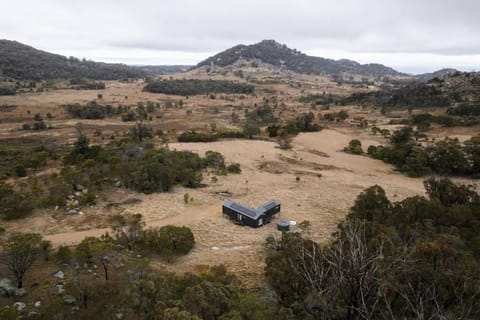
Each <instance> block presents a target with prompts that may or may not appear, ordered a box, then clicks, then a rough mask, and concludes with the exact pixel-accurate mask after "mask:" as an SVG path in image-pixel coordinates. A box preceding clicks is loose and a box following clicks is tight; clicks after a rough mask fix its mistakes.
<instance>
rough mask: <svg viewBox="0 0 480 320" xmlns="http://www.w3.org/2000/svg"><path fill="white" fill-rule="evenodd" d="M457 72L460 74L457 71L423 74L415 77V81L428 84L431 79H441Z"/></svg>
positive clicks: (448, 70) (446, 70)
mask: <svg viewBox="0 0 480 320" xmlns="http://www.w3.org/2000/svg"><path fill="white" fill-rule="evenodd" d="M457 72H460V71H458V70H457V69H441V70H437V71H435V72H431V73H423V74H418V75H415V80H416V81H418V82H428V81H430V80H432V79H435V78H443V77H445V76H448V75H452V74H455V73H457Z"/></svg>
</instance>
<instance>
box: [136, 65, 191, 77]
mask: <svg viewBox="0 0 480 320" xmlns="http://www.w3.org/2000/svg"><path fill="white" fill-rule="evenodd" d="M192 67H193V66H184V65H171V66H169V65H160V66H157V65H152V66H138V67H135V68H138V69H140V70H144V71H146V72H149V73H152V74H158V75H162V74H173V73H179V72H185V71H188V70H189V69H191V68H192Z"/></svg>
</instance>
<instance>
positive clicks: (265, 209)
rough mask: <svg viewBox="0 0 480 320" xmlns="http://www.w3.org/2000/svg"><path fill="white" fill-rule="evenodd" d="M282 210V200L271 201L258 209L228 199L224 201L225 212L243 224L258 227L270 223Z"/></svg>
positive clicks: (231, 218)
mask: <svg viewBox="0 0 480 320" xmlns="http://www.w3.org/2000/svg"><path fill="white" fill-rule="evenodd" d="M279 212H280V202H279V201H276V200H272V201H269V202H267V203H265V204H263V205H261V206H260V207H258V208H257V209H251V208H248V207H246V206H244V205H242V204H240V203H237V202H233V201H231V200H227V201H225V202H224V203H223V214H225V215H226V216H228V218H229V219H230V220H233V221H235V222H236V223H238V224H241V225H247V226H250V227H253V228H258V227H261V226H263V225H264V224H267V223H269V222H270V221H271V220H272V218H273V217H274V216H275V215H276V214H277V213H279Z"/></svg>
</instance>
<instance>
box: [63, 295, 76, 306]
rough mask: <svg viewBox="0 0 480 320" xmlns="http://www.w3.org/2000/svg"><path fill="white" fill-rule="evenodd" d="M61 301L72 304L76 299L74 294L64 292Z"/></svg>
mask: <svg viewBox="0 0 480 320" xmlns="http://www.w3.org/2000/svg"><path fill="white" fill-rule="evenodd" d="M63 301H64V302H65V303H66V304H74V303H75V302H76V301H77V299H76V298H75V297H74V296H71V295H69V294H66V295H64V296H63Z"/></svg>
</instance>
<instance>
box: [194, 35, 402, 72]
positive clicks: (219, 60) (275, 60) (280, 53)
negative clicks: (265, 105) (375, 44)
mask: <svg viewBox="0 0 480 320" xmlns="http://www.w3.org/2000/svg"><path fill="white" fill-rule="evenodd" d="M239 59H246V60H252V59H258V60H260V61H262V62H264V63H268V64H271V65H274V66H277V67H282V68H286V69H288V70H291V71H294V72H297V73H303V74H326V75H331V76H334V75H340V74H342V73H349V74H359V75H364V76H397V75H404V74H402V73H400V72H398V71H396V70H394V69H392V68H389V67H386V66H384V65H381V64H375V63H371V64H363V65H362V64H360V63H358V62H355V61H352V60H346V59H343V60H332V59H325V58H320V57H313V56H308V55H306V54H304V53H302V52H300V51H297V50H295V49H290V48H288V47H287V46H286V45H284V44H280V43H278V42H276V41H274V40H263V41H261V42H259V43H256V44H253V45H237V46H235V47H232V48H230V49H227V50H225V51H223V52H220V53H218V54H216V55H214V56H213V57H210V58H208V59H206V60H204V61H202V62H200V63H199V64H198V65H197V66H196V68H198V67H202V66H210V65H216V66H221V67H226V66H229V65H231V64H233V63H235V62H236V61H238V60H239Z"/></svg>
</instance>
